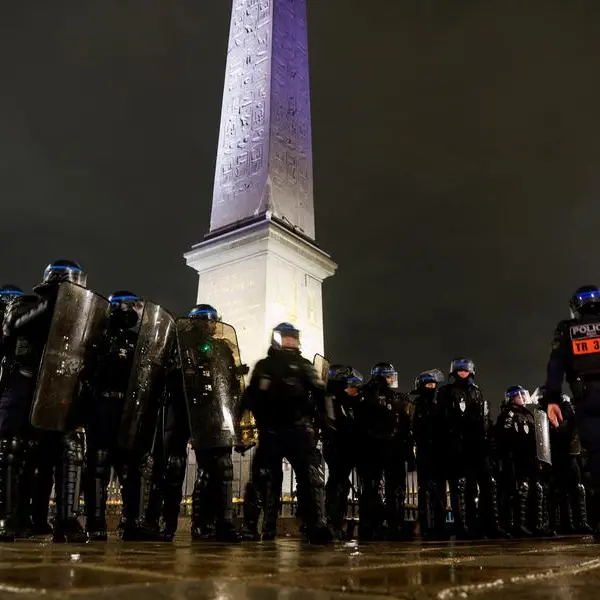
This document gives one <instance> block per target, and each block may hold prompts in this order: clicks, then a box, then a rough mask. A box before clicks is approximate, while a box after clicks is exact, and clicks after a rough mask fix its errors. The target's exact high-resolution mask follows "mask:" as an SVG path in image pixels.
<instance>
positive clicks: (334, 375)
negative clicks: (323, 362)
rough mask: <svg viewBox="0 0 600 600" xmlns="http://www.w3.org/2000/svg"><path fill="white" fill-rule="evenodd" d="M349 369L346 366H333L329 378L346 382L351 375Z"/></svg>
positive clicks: (330, 368)
mask: <svg viewBox="0 0 600 600" xmlns="http://www.w3.org/2000/svg"><path fill="white" fill-rule="evenodd" d="M349 369H350V368H349V367H346V366H344V365H331V367H329V375H328V378H329V379H331V380H334V381H345V380H346V379H348V377H349V375H350V370H349Z"/></svg>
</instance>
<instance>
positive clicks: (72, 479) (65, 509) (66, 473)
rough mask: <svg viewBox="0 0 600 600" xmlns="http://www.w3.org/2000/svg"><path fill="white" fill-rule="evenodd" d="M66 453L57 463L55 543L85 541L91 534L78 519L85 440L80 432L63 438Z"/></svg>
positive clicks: (63, 451)
mask: <svg viewBox="0 0 600 600" xmlns="http://www.w3.org/2000/svg"><path fill="white" fill-rule="evenodd" d="M62 442H63V448H62V456H61V460H60V461H59V464H58V465H57V466H56V475H55V479H56V484H55V488H56V524H55V527H54V534H53V537H52V541H53V542H54V543H55V544H60V543H65V542H66V543H70V544H85V543H86V542H87V541H88V536H87V534H86V532H85V531H84V530H83V527H82V526H81V525H80V523H79V520H78V511H79V495H80V490H81V475H82V468H83V440H82V436H81V434H79V433H77V432H73V433H69V434H66V435H65V436H64V438H63V440H62Z"/></svg>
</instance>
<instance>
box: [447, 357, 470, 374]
mask: <svg viewBox="0 0 600 600" xmlns="http://www.w3.org/2000/svg"><path fill="white" fill-rule="evenodd" d="M450 375H454V376H455V377H459V378H460V379H468V378H470V377H475V363H474V362H473V361H472V360H471V359H470V358H465V357H464V356H463V357H460V358H455V359H454V360H453V361H452V362H451V363H450Z"/></svg>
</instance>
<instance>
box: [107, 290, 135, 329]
mask: <svg viewBox="0 0 600 600" xmlns="http://www.w3.org/2000/svg"><path fill="white" fill-rule="evenodd" d="M108 301H109V302H110V308H111V315H112V319H113V322H114V323H115V324H116V325H117V326H118V327H120V328H122V329H131V328H132V327H135V326H136V325H137V324H138V322H139V320H140V318H141V313H142V299H141V298H140V297H139V296H138V295H137V294H134V293H132V292H128V291H126V290H119V291H118V292H115V293H114V294H111V295H110V296H109V297H108Z"/></svg>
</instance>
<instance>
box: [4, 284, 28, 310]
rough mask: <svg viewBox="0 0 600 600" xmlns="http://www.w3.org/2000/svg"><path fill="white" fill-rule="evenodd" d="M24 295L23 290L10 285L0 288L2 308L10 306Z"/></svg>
mask: <svg viewBox="0 0 600 600" xmlns="http://www.w3.org/2000/svg"><path fill="white" fill-rule="evenodd" d="M22 295H23V290H22V289H21V288H20V287H17V286H16V285H12V284H10V283H6V284H4V285H3V286H2V287H0V306H2V305H4V306H6V305H7V304H10V303H11V302H12V301H13V300H14V299H15V298H18V297H19V296H22Z"/></svg>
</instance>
